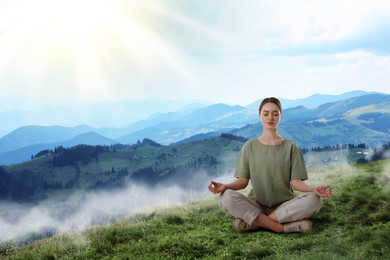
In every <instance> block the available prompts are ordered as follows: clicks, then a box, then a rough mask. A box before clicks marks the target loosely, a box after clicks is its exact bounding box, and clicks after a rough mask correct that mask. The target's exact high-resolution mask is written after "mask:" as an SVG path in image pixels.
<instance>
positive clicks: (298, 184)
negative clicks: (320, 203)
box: [290, 180, 315, 192]
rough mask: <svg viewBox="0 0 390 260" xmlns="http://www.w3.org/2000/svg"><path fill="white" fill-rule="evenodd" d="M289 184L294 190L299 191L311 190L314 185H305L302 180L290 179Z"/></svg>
mask: <svg viewBox="0 0 390 260" xmlns="http://www.w3.org/2000/svg"><path fill="white" fill-rule="evenodd" d="M290 184H291V187H292V188H293V189H294V190H296V191H300V192H313V191H314V190H315V188H314V187H311V186H309V185H307V184H306V183H305V182H303V181H302V180H292V181H291V182H290Z"/></svg>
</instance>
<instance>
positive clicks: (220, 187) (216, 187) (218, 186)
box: [208, 181, 227, 194]
mask: <svg viewBox="0 0 390 260" xmlns="http://www.w3.org/2000/svg"><path fill="white" fill-rule="evenodd" d="M208 188H209V191H211V192H212V193H214V194H218V193H222V192H224V191H225V190H226V189H227V187H226V185H225V184H222V183H219V182H215V181H211V183H210V185H209V187H208Z"/></svg>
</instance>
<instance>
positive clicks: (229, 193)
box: [219, 189, 236, 210]
mask: <svg viewBox="0 0 390 260" xmlns="http://www.w3.org/2000/svg"><path fill="white" fill-rule="evenodd" d="M235 193H236V191H234V190H230V189H227V190H225V191H224V192H223V193H222V194H221V195H220V196H219V206H220V208H221V209H223V210H225V209H226V208H230V206H231V205H232V204H233V200H234V197H235V195H236V194H235Z"/></svg>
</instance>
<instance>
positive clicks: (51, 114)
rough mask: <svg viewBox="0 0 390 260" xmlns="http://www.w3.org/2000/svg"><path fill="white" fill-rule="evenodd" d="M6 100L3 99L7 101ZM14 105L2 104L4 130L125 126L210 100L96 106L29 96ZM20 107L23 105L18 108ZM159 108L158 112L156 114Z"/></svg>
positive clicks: (0, 113)
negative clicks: (76, 126) (59, 126)
mask: <svg viewBox="0 0 390 260" xmlns="http://www.w3.org/2000/svg"><path fill="white" fill-rule="evenodd" d="M6 99H7V98H6V97H0V101H1V100H6ZM9 99H10V100H12V101H13V102H9V101H8V102H4V103H0V122H2V125H1V127H2V129H3V130H4V131H11V130H14V129H17V128H19V127H21V126H26V125H62V126H74V125H80V124H86V125H90V126H93V127H97V128H99V127H107V126H114V127H118V126H120V127H123V126H127V125H129V124H132V123H135V122H137V121H140V120H143V119H146V118H148V117H150V116H152V115H154V114H156V112H158V113H167V112H172V111H177V110H179V109H181V108H183V107H186V106H189V105H190V104H192V103H195V104H197V105H202V104H203V105H208V104H210V102H207V101H181V100H152V99H147V100H114V101H101V102H95V103H85V102H83V103H80V104H77V102H75V101H74V100H73V101H63V100H59V103H56V102H55V100H50V99H46V100H42V102H41V103H39V100H37V99H34V98H26V97H10V98H9ZM18 104H20V105H18ZM156 109H157V111H156Z"/></svg>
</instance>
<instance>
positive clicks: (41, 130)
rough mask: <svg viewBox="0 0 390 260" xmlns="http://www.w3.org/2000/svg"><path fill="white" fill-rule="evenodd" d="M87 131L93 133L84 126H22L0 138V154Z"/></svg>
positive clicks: (89, 128) (64, 138)
mask: <svg viewBox="0 0 390 260" xmlns="http://www.w3.org/2000/svg"><path fill="white" fill-rule="evenodd" d="M89 131H93V128H91V127H89V126H86V125H80V126H76V127H62V126H38V125H36V126H23V127H20V128H18V129H16V130H14V131H12V132H11V133H9V134H6V135H5V136H3V137H2V138H0V153H1V152H7V151H12V150H15V149H18V148H22V147H25V146H29V145H34V144H43V143H54V142H59V141H63V140H69V139H71V138H73V137H75V136H76V135H79V134H82V133H86V132H89Z"/></svg>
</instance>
